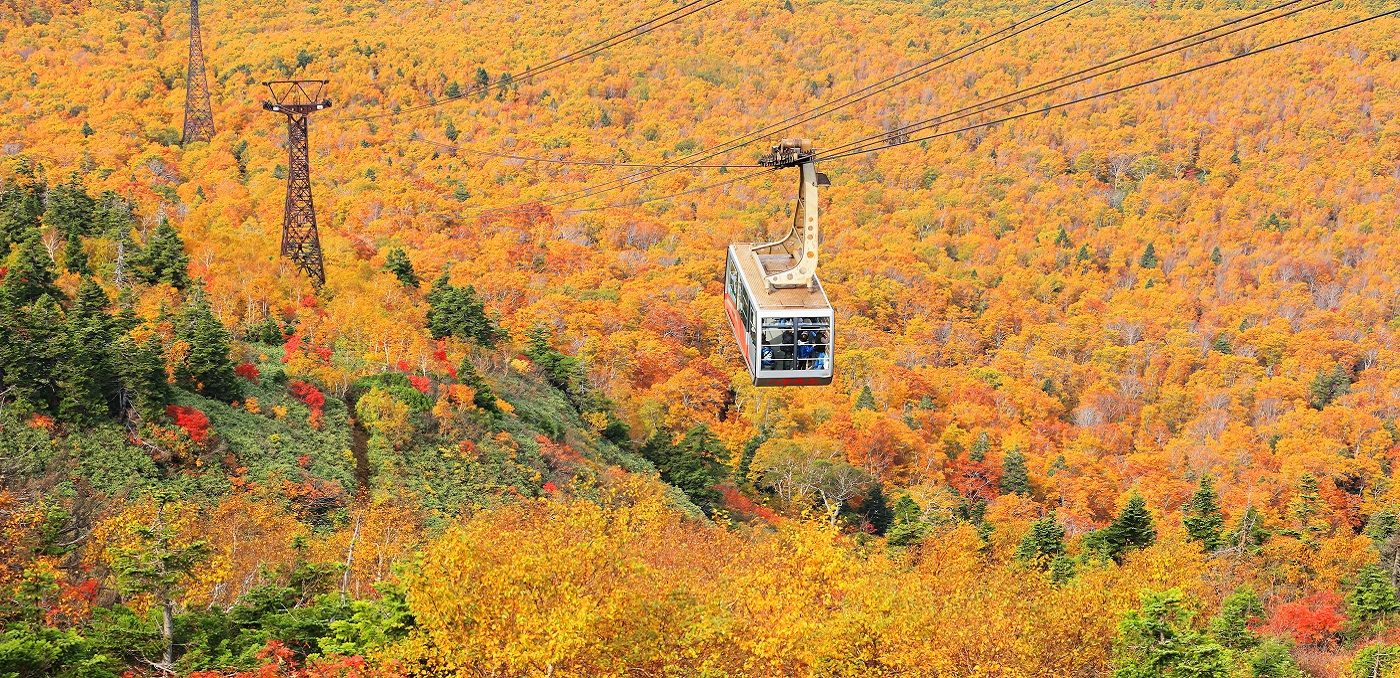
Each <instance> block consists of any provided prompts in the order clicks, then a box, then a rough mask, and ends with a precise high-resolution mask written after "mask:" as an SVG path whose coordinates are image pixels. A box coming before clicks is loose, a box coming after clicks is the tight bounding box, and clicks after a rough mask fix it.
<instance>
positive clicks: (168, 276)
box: [132, 219, 190, 290]
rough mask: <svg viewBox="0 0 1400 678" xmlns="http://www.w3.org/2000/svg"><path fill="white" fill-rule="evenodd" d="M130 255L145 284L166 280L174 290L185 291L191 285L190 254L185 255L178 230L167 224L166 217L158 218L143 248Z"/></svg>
mask: <svg viewBox="0 0 1400 678" xmlns="http://www.w3.org/2000/svg"><path fill="white" fill-rule="evenodd" d="M138 252H139V253H134V254H133V256H132V264H133V271H134V273H135V275H136V278H137V279H138V280H140V281H142V282H144V283H146V284H148V285H155V284H157V283H166V284H169V285H171V286H173V287H174V288H175V289H178V290H184V289H186V288H188V287H189V285H190V257H189V255H187V254H185V241H184V240H181V239H180V233H179V232H178V231H176V230H175V227H174V226H171V225H170V220H169V219H161V220H160V225H159V226H157V227H156V231H155V233H154V234H152V235H151V237H150V239H149V240H147V241H146V249H145V251H138Z"/></svg>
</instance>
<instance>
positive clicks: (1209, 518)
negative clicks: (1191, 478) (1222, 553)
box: [1181, 473, 1225, 553]
mask: <svg viewBox="0 0 1400 678" xmlns="http://www.w3.org/2000/svg"><path fill="white" fill-rule="evenodd" d="M1181 524H1182V525H1183V526H1185V528H1186V534H1187V535H1188V537H1189V538H1190V540H1191V541H1196V542H1200V543H1201V548H1202V549H1204V550H1205V552H1206V553H1210V552H1212V551H1215V550H1216V549H1219V548H1221V547H1222V546H1224V545H1225V538H1224V531H1225V516H1224V515H1222V514H1221V513H1220V501H1219V496H1218V495H1217V494H1216V493H1215V480H1214V479H1213V478H1212V477H1211V476H1210V474H1208V473H1207V474H1205V475H1203V476H1201V483H1200V486H1199V487H1198V488H1197V489H1196V492H1195V493H1194V494H1192V495H1191V501H1190V503H1188V504H1187V505H1186V508H1185V511H1184V512H1183V515H1182V517H1181Z"/></svg>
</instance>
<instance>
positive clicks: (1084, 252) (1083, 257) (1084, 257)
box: [1074, 243, 1093, 262]
mask: <svg viewBox="0 0 1400 678" xmlns="http://www.w3.org/2000/svg"><path fill="white" fill-rule="evenodd" d="M1074 258H1075V259H1078V260H1079V261H1081V262H1083V261H1088V260H1090V259H1092V258H1093V256H1092V255H1090V254H1089V243H1084V244H1083V245H1080V246H1079V254H1076V255H1075V257H1074Z"/></svg>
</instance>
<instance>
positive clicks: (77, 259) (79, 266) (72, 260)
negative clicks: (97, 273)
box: [63, 233, 92, 275]
mask: <svg viewBox="0 0 1400 678" xmlns="http://www.w3.org/2000/svg"><path fill="white" fill-rule="evenodd" d="M63 268H65V269H67V270H68V271H70V272H72V273H77V274H78V275H91V274H92V270H91V269H89V268H88V257H87V252H85V251H84V250H83V237H82V236H81V235H78V234H77V233H70V234H69V235H68V241H67V242H65V243H64V244H63Z"/></svg>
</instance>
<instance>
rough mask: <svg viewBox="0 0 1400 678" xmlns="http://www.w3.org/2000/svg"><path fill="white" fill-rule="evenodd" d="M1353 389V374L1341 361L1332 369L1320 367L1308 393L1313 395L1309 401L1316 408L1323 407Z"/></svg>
mask: <svg viewBox="0 0 1400 678" xmlns="http://www.w3.org/2000/svg"><path fill="white" fill-rule="evenodd" d="M1350 391H1351V375H1350V374H1348V373H1347V371H1346V368H1344V367H1342V366H1341V364H1340V363H1338V364H1337V365H1334V366H1333V367H1332V370H1331V371H1330V372H1329V371H1327V370H1322V369H1319V370H1318V371H1317V376H1316V377H1314V378H1313V381H1312V384H1311V386H1309V388H1308V393H1309V395H1310V396H1311V398H1310V399H1309V402H1310V403H1311V404H1312V406H1313V407H1314V408H1316V409H1319V410H1320V409H1322V408H1324V407H1327V406H1328V405H1330V404H1331V403H1332V401H1334V400H1336V399H1337V398H1340V397H1342V396H1344V395H1346V394H1347V393H1348V392H1350Z"/></svg>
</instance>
